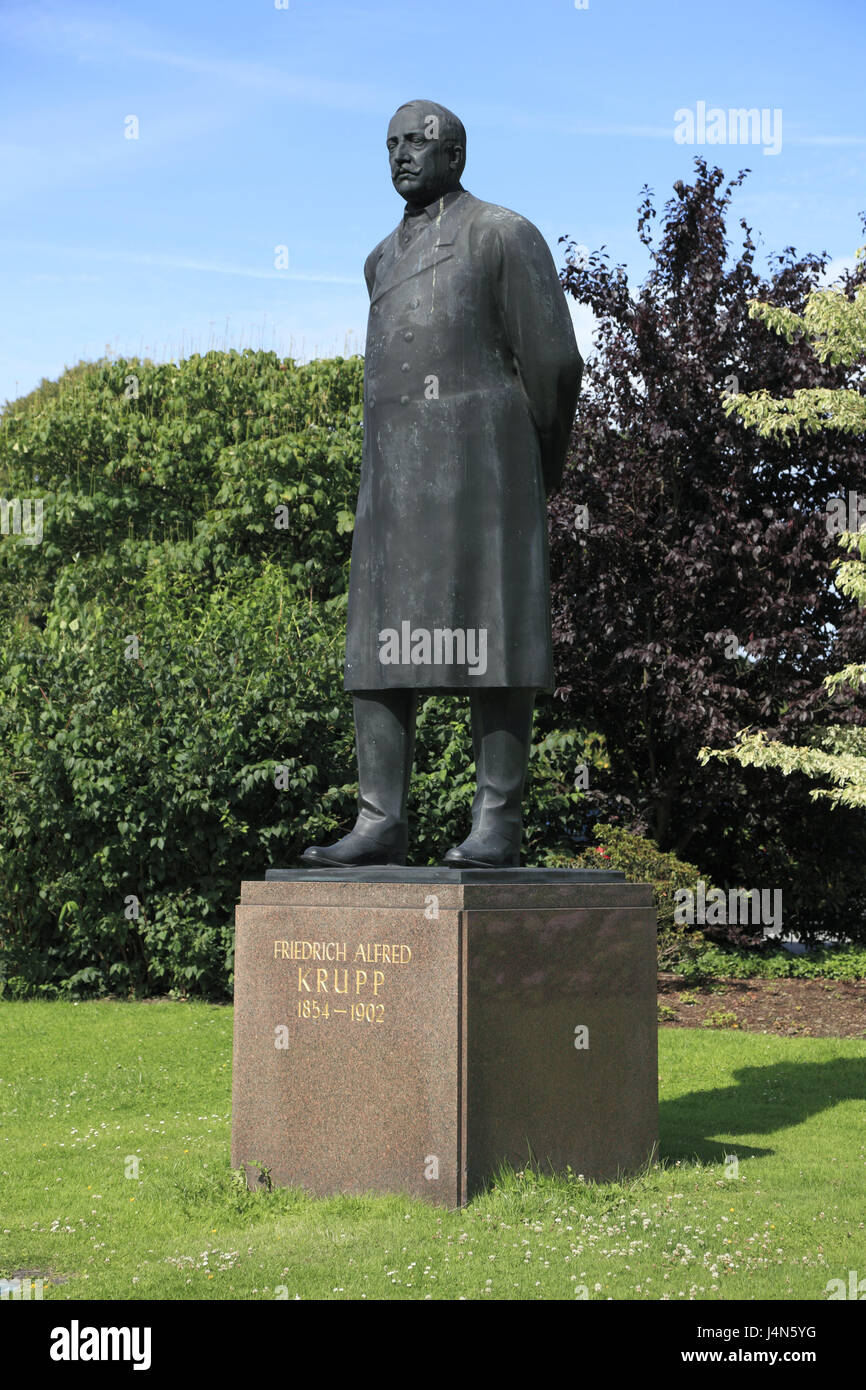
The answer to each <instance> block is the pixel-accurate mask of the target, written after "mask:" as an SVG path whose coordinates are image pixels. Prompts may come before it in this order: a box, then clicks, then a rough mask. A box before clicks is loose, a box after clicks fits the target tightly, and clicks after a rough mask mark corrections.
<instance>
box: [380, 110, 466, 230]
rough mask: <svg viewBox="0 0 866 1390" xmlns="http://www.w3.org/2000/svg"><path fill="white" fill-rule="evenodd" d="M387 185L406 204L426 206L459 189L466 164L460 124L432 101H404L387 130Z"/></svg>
mask: <svg viewBox="0 0 866 1390" xmlns="http://www.w3.org/2000/svg"><path fill="white" fill-rule="evenodd" d="M388 158H389V160H390V163H391V182H392V183H393V185H394V187H395V188H396V190H397V192H398V193H399V194H400V197H401V198H405V199H406V202H407V203H415V204H419V205H420V206H422V207H423V206H426V204H427V203H432V202H434V201H435V199H436V198H441V197H442V196H443V194H445V193H450V192H451V191H452V189H455V188H459V187H460V175H461V174H462V173H463V168H464V165H465V164H466V131H465V130H464V129H463V123H462V121H460V120H458V118H457V117H456V116H455V115H454V112H453V111H449V110H448V108H447V107H446V106H440V105H439V103H438V102H435V101H408V102H406V104H405V106H401V107H399V109H398V110H397V111H396V112H395V114H394V116H393V118H392V120H391V124H390V125H389V126H388Z"/></svg>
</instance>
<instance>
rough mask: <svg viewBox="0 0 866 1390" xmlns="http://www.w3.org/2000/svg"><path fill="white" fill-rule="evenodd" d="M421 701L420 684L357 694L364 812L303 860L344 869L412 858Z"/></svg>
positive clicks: (360, 790)
mask: <svg viewBox="0 0 866 1390" xmlns="http://www.w3.org/2000/svg"><path fill="white" fill-rule="evenodd" d="M416 703H417V697H416V694H415V691H414V690H387V691H384V690H383V691H375V692H373V691H370V692H369V693H368V692H366V691H365V692H363V693H357V694H355V696H354V697H353V705H354V712H355V750H356V753H357V758H358V818H357V820H356V821H355V824H354V826H353V828H352V829H351V830H350V831H349V833H348V835H344V836H343V838H342V839H341V840H337V841H336V843H335V844H333V845H311V846H310V848H309V849H306V850H304V853H303V854H302V855H301V863H302V864H304V865H306V866H307V867H308V868H325V869H341V868H353V867H360V866H363V865H366V864H405V863H406V848H407V843H408V835H409V826H408V820H407V817H406V802H407V800H408V796H409V779H410V778H411V776H412V757H413V753H414V746H415V707H416Z"/></svg>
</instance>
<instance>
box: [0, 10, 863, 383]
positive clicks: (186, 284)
mask: <svg viewBox="0 0 866 1390" xmlns="http://www.w3.org/2000/svg"><path fill="white" fill-rule="evenodd" d="M277 3H282V0H277ZM581 3H583V0H581ZM864 36H866V6H864V5H863V0H823V3H822V4H820V5H818V4H817V3H814V0H810V3H803V0H784V2H783V0H728V3H726V4H724V5H699V4H697V3H694V0H679V3H673V0H588V7H587V8H584V9H577V8H576V6H575V3H574V0H534V3H532V2H530V3H525V4H518V3H516V0H498V3H491V0H463V2H462V3H454V0H437V3H436V4H433V5H428V4H420V3H416V4H414V5H412V4H407V3H406V2H405V0H400V3H397V2H396V0H383V3H381V4H378V5H339V4H331V3H329V0H288V7H287V8H285V9H278V8H277V7H276V3H275V0H182V2H181V3H178V2H177V0H174V2H173V3H168V2H167V0H142V3H139V4H137V5H133V6H123V5H119V4H117V0H113V3H111V4H79V3H76V0H67V2H66V3H55V2H54V0H52V3H46V4H42V3H39V0H26V3H18V0H2V4H0V84H2V86H0V90H2V92H3V98H2V114H0V155H2V167H3V171H4V176H3V178H2V182H0V189H2V192H0V197H2V201H3V204H4V207H3V216H2V221H0V247H2V255H0V296H2V306H3V307H2V322H3V329H4V331H3V334H2V342H0V402H2V401H3V399H5V398H7V397H8V398H14V397H15V396H16V395H18V394H21V393H22V392H24V391H27V390H30V389H31V388H32V387H33V386H34V385H36V384H37V382H38V381H39V380H40V378H42V377H43V376H47V377H54V376H56V375H57V374H59V372H61V371H62V369H63V367H64V365H71V364H72V363H74V362H76V361H78V360H79V359H80V358H82V357H85V358H92V357H97V356H99V355H101V354H103V353H104V352H105V351H106V348H108V349H109V350H110V351H111V352H112V353H119V354H123V355H132V354H136V353H145V352H146V353H148V354H149V355H150V356H153V357H156V358H158V359H166V358H170V357H174V356H177V355H180V354H184V353H188V352H190V351H195V350H200V351H204V350H206V349H207V347H208V346H209V345H212V346H217V347H226V346H236V347H245V346H253V347H258V346H264V347H272V348H274V349H276V350H277V351H279V352H281V353H283V354H287V353H290V352H291V353H293V355H295V356H297V357H301V358H308V357H311V356H316V355H326V354H332V353H334V352H345V351H358V350H362V348H363V338H364V329H365V324H366V317H367V309H366V303H367V299H366V291H365V288H364V282H363V274H362V271H363V264H364V258H365V256H366V255H367V253H368V252H369V251H370V250H371V249H372V247H373V246H374V245H375V244H376V242H377V241H379V240H380V239H381V237H383V236H384V235H385V234H386V233H387V232H388V231H390V230H391V228H392V227H393V226H394V225H395V224H396V223H397V221H398V220H399V217H400V215H401V213H402V206H403V205H402V201H401V200H400V199H399V198H398V196H397V194H396V193H395V192H394V190H393V188H392V186H391V182H390V178H389V174H388V165H387V157H386V151H385V131H386V127H387V123H388V120H389V118H390V116H391V115H392V113H393V111H394V109H395V108H396V107H397V106H399V105H400V104H401V103H402V102H404V101H407V100H409V99H410V98H416V97H419V98H425V99H428V100H434V101H438V102H441V103H442V104H444V105H446V106H449V107H451V108H452V109H453V110H455V111H456V112H457V114H458V115H459V116H460V117H461V118H462V119H463V121H464V123H465V124H466V127H467V130H468V141H467V144H468V163H467V168H466V172H465V174H464V178H463V183H464V186H465V187H467V188H468V189H470V190H471V191H472V192H473V193H474V194H475V195H476V196H477V197H480V198H484V199H486V200H488V201H491V202H495V203H501V204H504V205H505V206H506V207H511V208H514V209H516V210H517V211H518V212H520V213H522V214H523V215H524V216H526V217H528V218H529V219H530V220H531V221H532V222H534V223H536V225H537V226H538V227H540V228H541V230H542V232H543V233H544V235H545V236H546V237H547V240H548V242H549V243H550V245H551V249H552V250H553V252H554V255H555V256H556V259H557V263H558V264H561V261H562V248H561V247H558V246H557V239H558V237H560V236H563V235H569V236H571V237H573V238H574V239H575V240H576V241H577V242H580V243H582V244H584V245H586V246H588V247H589V248H595V247H598V246H600V245H602V244H604V245H605V246H606V247H607V248H608V250H609V252H610V254H611V258H612V260H613V261H614V263H616V262H620V261H621V262H624V263H625V264H626V265H627V266H628V268H629V273H630V277H631V276H634V277H637V278H638V279H639V278H640V277H641V275H642V274H643V272H644V271H645V269H646V258H645V254H644V252H643V248H642V247H641V246H640V243H639V242H638V239H637V235H636V231H635V221H636V208H637V205H638V202H639V200H640V190H641V187H642V186H643V185H644V184H645V183H647V184H649V185H650V187H651V188H652V189H653V190H654V192H655V193H656V196H657V205H659V204H660V203H661V201H662V200H663V199H665V198H667V196H668V195H669V193H670V190H671V185H672V184H673V182H674V180H675V179H677V178H682V179H685V180H688V179H690V177H691V172H692V169H693V158H694V156H695V154H698V153H699V154H703V155H705V156H707V157H708V158H710V159H711V161H712V162H715V163H719V164H720V165H721V166H722V168H723V169H724V170H725V173H726V174H729V175H733V174H735V173H736V172H737V171H738V169H740V168H742V167H748V168H751V170H752V173H751V175H750V176H749V178H748V179H747V181H746V184H745V186H744V188H743V189H741V190H740V192H739V194H738V196H737V198H736V200H735V203H734V213H735V216H734V218H732V221H731V224H730V228H731V232H732V234H733V233H735V232H737V230H738V228H737V226H736V221H737V218H738V217H739V216H740V215H742V216H745V217H746V218H747V220H748V221H749V222H750V223H751V225H752V226H753V228H754V229H755V230H756V231H757V232H759V233H760V234H761V237H762V242H761V246H762V248H763V249H764V250H765V251H766V252H767V253H769V252H773V251H777V250H781V249H782V248H783V247H785V246H788V245H794V246H795V247H796V248H797V249H798V250H799V251H821V250H826V251H828V252H829V253H830V255H831V256H832V257H833V258H834V262H837V263H839V264H841V263H844V262H850V261H851V260H852V259H853V255H854V252H855V250H856V247H857V246H858V244H859V241H860V237H859V231H860V220H859V213H860V212H861V211H862V210H863V209H866V177H864V176H866V102H864V99H863V78H862V73H863V70H864V56H866V54H864ZM699 102H704V103H705V104H706V107H707V108H714V107H716V108H721V109H722V110H724V111H728V110H729V109H731V108H739V107H747V108H758V109H759V110H766V111H767V112H772V111H775V110H779V111H781V113H782V144H781V149H780V151H779V152H778V153H777V154H764V153H763V148H762V147H761V145H731V144H724V145H722V144H703V145H700V146H698V145H694V146H688V145H683V144H678V143H677V142H676V141H675V139H674V130H675V125H676V122H675V113H676V112H677V111H678V110H682V109H689V110H694V111H696V110H697V104H698V103H699ZM130 116H134V117H136V118H137V120H138V139H135V140H133V139H127V138H125V130H126V129H127V118H128V117H130ZM279 246H285V247H286V248H287V249H288V262H289V264H288V269H287V270H280V269H277V268H276V267H275V248H277V247H279ZM575 321H576V325H577V330H578V341H579V343H580V346H581V350H582V351H583V352H584V354H586V352H587V351H588V350H589V348H590V343H591V327H592V326H591V320H590V318H589V315H588V313H587V312H586V311H585V310H582V309H581V308H580V307H579V306H575Z"/></svg>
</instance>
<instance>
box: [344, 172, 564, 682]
mask: <svg viewBox="0 0 866 1390" xmlns="http://www.w3.org/2000/svg"><path fill="white" fill-rule="evenodd" d="M420 216H421V224H420V230H419V231H417V232H416V233H415V235H414V238H413V240H412V241H411V242H410V244H409V245H408V246H407V247H405V248H404V247H403V245H402V238H401V229H400V227H398V228H397V229H395V231H394V232H392V233H391V235H390V236H388V237H386V238H385V239H384V241H382V242H380V243H379V245H378V246H377V247H376V248H375V250H374V251H373V252H372V253H371V255H370V256H369V257H368V259H367V263H366V265H365V267H364V273H365V277H366V281H367V288H368V290H369V293H370V317H369V322H368V329H367V346H366V364H365V382H364V452H363V463H362V469H361V485H360V491H359V494H358V506H357V513H356V517H355V532H354V538H353V545H352V565H351V575H350V583H349V610H348V629H347V640H346V667H345V688H346V689H347V690H384V689H406V688H413V689H423V690H427V691H434V690H472V689H478V688H479V687H491V686H498V687H502V686H524V687H528V686H532V687H535V688H537V689H551V688H552V687H553V656H552V646H551V635H550V595H549V576H548V549H547V512H546V505H545V497H546V493H547V492H549V491H550V490H551V489H552V488H555V487H556V486H557V485H558V483H559V480H560V478H561V475H562V468H563V464H564V460H565V452H566V448H567V445H568V437H569V433H570V430H571V424H572V420H573V418H574V411H575V407H576V404H577V396H578V392H579V389H580V378H581V373H582V369H583V363H582V361H581V358H580V354H579V352H578V350H577V344H576V342H575V338H574V330H573V328H572V324H571V317H570V314H569V312H568V307H567V305H566V302H565V295H564V292H563V290H562V286H561V284H560V282H559V277H558V275H557V272H556V267H555V266H554V263H553V258H552V256H551V254H550V251H549V249H548V247H547V244H546V243H545V241H544V239H543V237H542V236H541V233H540V232H539V231H538V230H537V228H535V227H534V226H533V225H532V224H531V223H530V222H527V221H526V219H525V218H523V217H519V216H518V215H517V213H514V212H509V211H508V209H506V208H501V207H497V206H496V205H495V204H492V203H483V202H481V201H480V200H479V199H478V198H474V197H473V196H472V194H471V193H468V192H466V191H465V190H464V189H459V190H457V191H455V192H453V193H450V194H447V195H446V196H445V198H444V199H440V200H439V202H438V203H435V204H433V205H432V207H431V208H428V209H426V210H425V212H424V213H422V214H420ZM437 629H438V630H440V631H444V632H447V633H454V632H455V631H456V630H462V631H463V632H464V633H468V634H469V635H468V639H467V640H468V641H469V643H470V648H471V644H472V642H473V637H472V634H473V633H474V634H475V637H474V642H475V650H476V652H477V651H478V650H479V636H478V634H479V633H480V630H482V629H483V630H484V633H485V641H486V653H485V656H486V660H485V662H484V670H483V671H482V670H481V666H482V663H481V662H480V660H477V661H476V662H475V669H474V673H473V672H472V669H471V668H470V666H469V662H468V658H467V659H466V660H464V661H463V662H460V661H458V660H457V658H459V657H460V655H461V652H460V648H459V646H455V645H454V643H453V641H451V642H449V640H448V638H447V637H446V639H445V641H444V644H443V645H440V648H439V657H440V662H439V664H435V663H434V662H433V661H428V660H426V659H425V648H424V644H423V642H422V643H421V645H420V646H417V647H415V641H414V639H415V637H416V635H417V634H418V633H419V632H424V631H426V632H428V633H431V634H435V632H436V630H437ZM388 632H391V633H397V634H399V635H400V636H401V637H402V639H403V641H402V647H401V650H400V653H399V657H400V658H401V659H399V660H396V661H395V660H394V659H393V655H394V649H393V647H392V649H391V650H392V659H391V660H390V662H388V661H384V662H383V659H382V653H383V637H382V634H383V633H388ZM410 634H411V636H412V639H413V643H412V645H413V647H414V648H415V650H416V652H417V656H416V660H415V661H412V660H411V659H409V656H408V652H409V649H408V648H407V646H406V638H407V637H409V636H410ZM443 658H444V664H443ZM451 658H454V659H453V660H452V659H451Z"/></svg>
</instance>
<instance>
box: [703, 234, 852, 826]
mask: <svg viewBox="0 0 866 1390" xmlns="http://www.w3.org/2000/svg"><path fill="white" fill-rule="evenodd" d="M858 259H859V260H860V261H861V262H862V261H864V259H866V247H863V248H861V249H860V251H859V252H858ZM750 313H751V315H752V317H753V318H756V319H759V320H761V321H762V322H763V323H765V324H766V325H767V326H768V327H769V328H771V329H773V330H774V331H775V332H776V333H779V334H780V335H781V336H783V337H784V338H786V339H787V341H788V342H794V341H797V340H799V339H801V338H802V339H805V340H806V341H807V342H808V344H809V346H810V347H811V349H812V351H813V352H814V354H815V356H816V357H817V358H818V360H819V361H821V362H828V361H829V362H832V363H834V364H840V363H841V364H844V365H846V366H861V367H862V366H863V364H864V363H866V286H860V288H859V289H857V290H856V292H855V293H854V295H853V297H852V298H848V297H846V296H845V295H844V294H841V293H840V292H839V291H838V290H833V289H828V290H815V291H814V292H813V293H812V294H810V295H809V298H808V300H807V301H806V306H805V309H804V311H803V314H802V315H799V314H794V313H792V312H791V311H790V310H788V309H782V308H778V307H775V306H773V305H769V304H763V303H760V302H759V301H757V300H753V301H752V303H751V305H750ZM726 409H727V412H728V414H732V413H734V412H736V414H737V415H738V416H739V417H740V418H741V419H742V420H743V421H745V423H746V424H748V425H751V426H753V427H754V428H755V429H756V430H757V432H758V434H759V435H761V436H762V437H764V438H771V437H773V436H778V437H780V438H781V439H782V440H783V441H787V440H788V439H790V437H791V435H792V434H800V432H801V431H802V432H803V433H806V434H819V433H821V432H822V431H826V430H834V431H840V432H842V433H845V434H851V435H859V436H863V437H864V439H866V395H864V394H863V392H862V389H859V390H858V389H857V388H856V387H850V388H839V389H837V390H832V391H831V390H827V389H822V390H815V389H812V390H799V391H795V392H794V393H793V394H792V395H791V396H790V397H784V398H782V399H779V400H777V399H774V398H773V397H771V396H770V394H769V392H767V391H765V390H758V391H752V392H749V393H748V394H745V395H742V396H734V397H732V398H731V399H730V401H729V402H728V403H727V406H726ZM846 502H847V498H846ZM843 509H844V504H843ZM839 539H840V544H841V545H842V546H843V548H844V549H845V550H847V552H848V553H849V555H852V556H854V557H856V558H851V559H847V560H837V561H835V568H836V571H837V572H836V588H837V589H838V590H839V591H840V593H843V594H845V595H846V596H847V597H848V598H852V599H854V601H855V603H856V604H857V605H858V607H859V608H860V609H861V611H862V609H863V608H866V532H863V531H860V530H858V531H853V532H852V531H843V533H842V535H841V536H840V538H839ZM824 686H825V688H826V690H827V692H828V694H829V695H830V696H831V697H832V696H833V695H839V694H840V693H841V692H842V691H843V690H846V689H848V690H854V691H856V692H857V694H858V695H859V696H860V708H861V711H862V708H863V697H864V696H866V664H863V663H860V662H853V663H849V664H848V665H846V666H845V667H843V669H842V670H841V671H837V672H833V673H832V674H831V675H829V676H827V677H826V678H825V680H824ZM861 720H862V713H861ZM699 756H700V759H701V761H702V762H704V763H706V762H709V761H710V759H712V758H716V759H719V760H721V761H723V762H732V761H733V762H737V763H739V764H740V765H741V766H742V767H760V768H774V769H776V770H778V771H780V772H782V773H783V774H784V775H785V776H790V775H791V773H795V772H798V773H802V774H803V775H804V776H806V777H808V778H810V779H814V780H817V781H820V782H829V783H830V785H829V786H818V787H815V788H813V789H812V790H811V793H810V795H811V797H812V799H813V800H815V801H829V802H830V803H831V804H833V805H835V806H859V807H866V729H864V728H863V726H862V722H861V723H860V724H859V725H856V726H853V727H852V726H851V725H840V724H833V723H830V724H827V725H826V726H824V727H820V728H818V729H816V730H815V731H814V732H813V734H812V737H811V740H810V742H809V743H808V744H806V745H802V744H797V745H791V744H787V743H784V742H782V741H781V740H779V739H775V738H769V737H768V735H767V733H766V732H765V731H763V730H757V731H755V730H741V731H740V733H739V734H738V736H737V742H736V745H735V746H734V747H733V748H728V749H710V748H703V749H702V750H701V752H700V755H699Z"/></svg>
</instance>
